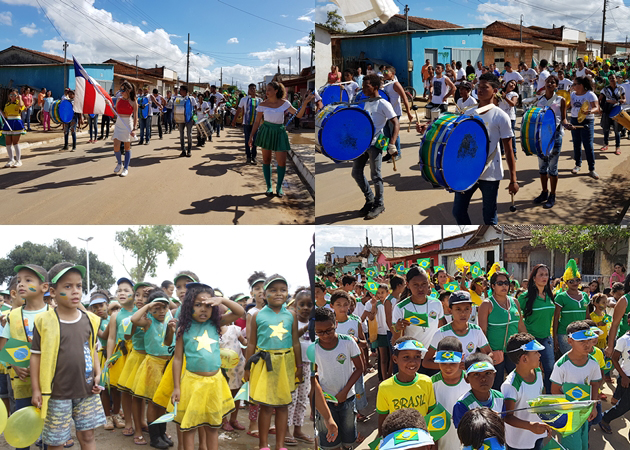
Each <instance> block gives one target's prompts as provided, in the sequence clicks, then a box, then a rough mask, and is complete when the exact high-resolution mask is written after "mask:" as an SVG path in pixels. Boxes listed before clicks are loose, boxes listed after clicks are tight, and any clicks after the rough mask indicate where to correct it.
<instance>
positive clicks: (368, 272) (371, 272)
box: [365, 267, 376, 278]
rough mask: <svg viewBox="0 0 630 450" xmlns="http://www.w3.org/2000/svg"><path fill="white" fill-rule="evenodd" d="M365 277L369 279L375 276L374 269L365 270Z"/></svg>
mask: <svg viewBox="0 0 630 450" xmlns="http://www.w3.org/2000/svg"><path fill="white" fill-rule="evenodd" d="M365 275H366V276H367V277H369V278H374V277H375V276H376V267H368V268H367V269H365Z"/></svg>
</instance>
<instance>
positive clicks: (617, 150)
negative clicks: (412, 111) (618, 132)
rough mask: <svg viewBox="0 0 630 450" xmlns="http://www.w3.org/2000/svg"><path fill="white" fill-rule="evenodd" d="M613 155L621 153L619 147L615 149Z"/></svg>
mask: <svg viewBox="0 0 630 450" xmlns="http://www.w3.org/2000/svg"><path fill="white" fill-rule="evenodd" d="M615 155H621V149H620V148H619V147H617V149H616V150H615Z"/></svg>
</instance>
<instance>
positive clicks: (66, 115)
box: [57, 100, 74, 123]
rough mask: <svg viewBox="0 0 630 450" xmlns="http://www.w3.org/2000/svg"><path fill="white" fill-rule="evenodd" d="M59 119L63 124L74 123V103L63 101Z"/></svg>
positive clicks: (60, 106) (60, 103) (59, 107)
mask: <svg viewBox="0 0 630 450" xmlns="http://www.w3.org/2000/svg"><path fill="white" fill-rule="evenodd" d="M57 111H58V117H59V120H61V121H62V122H63V123H70V122H72V117H73V116H74V108H73V106H72V102H70V101H69V100H61V101H60V102H59V106H58V109H57Z"/></svg>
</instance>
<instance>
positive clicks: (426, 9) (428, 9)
mask: <svg viewBox="0 0 630 450" xmlns="http://www.w3.org/2000/svg"><path fill="white" fill-rule="evenodd" d="M424 10H425V11H433V8H431V7H430V6H427V7H426V8H424Z"/></svg>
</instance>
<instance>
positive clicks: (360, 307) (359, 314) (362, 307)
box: [353, 298, 368, 333]
mask: <svg viewBox="0 0 630 450" xmlns="http://www.w3.org/2000/svg"><path fill="white" fill-rule="evenodd" d="M364 312H365V305H364V304H363V303H361V300H359V299H358V298H357V306H355V308H354V313H353V314H354V315H355V316H357V317H359V319H361V317H363V313H364ZM361 328H363V332H364V333H366V332H367V330H368V326H367V323H366V321H365V320H362V321H361Z"/></svg>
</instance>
